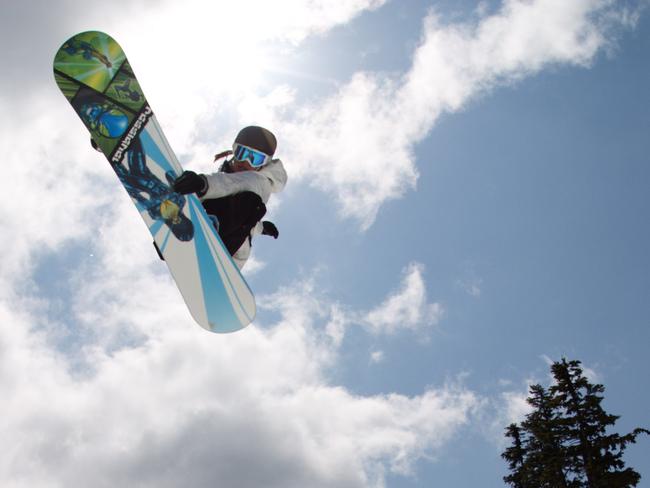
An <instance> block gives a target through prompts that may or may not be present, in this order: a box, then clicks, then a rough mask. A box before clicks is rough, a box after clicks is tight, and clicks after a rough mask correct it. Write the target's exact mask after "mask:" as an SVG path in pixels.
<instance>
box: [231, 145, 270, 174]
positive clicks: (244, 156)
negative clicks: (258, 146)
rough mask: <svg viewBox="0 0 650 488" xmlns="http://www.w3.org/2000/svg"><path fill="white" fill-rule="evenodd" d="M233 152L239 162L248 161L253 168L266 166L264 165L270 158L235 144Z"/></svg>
mask: <svg viewBox="0 0 650 488" xmlns="http://www.w3.org/2000/svg"><path fill="white" fill-rule="evenodd" d="M233 152H234V156H235V159H236V160H237V161H248V162H249V163H250V165H251V166H252V167H253V168H259V167H260V166H264V163H266V161H267V159H268V158H269V156H268V155H266V154H264V153H263V152H261V151H257V150H255V149H251V148H250V147H246V146H242V145H241V144H235V147H234V151H233Z"/></svg>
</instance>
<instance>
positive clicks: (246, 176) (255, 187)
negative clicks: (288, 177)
mask: <svg viewBox="0 0 650 488" xmlns="http://www.w3.org/2000/svg"><path fill="white" fill-rule="evenodd" d="M206 178H207V180H208V190H207V191H206V192H205V195H203V197H202V198H201V199H202V200H207V199H210V198H221V197H225V196H228V195H234V194H235V193H241V192H243V191H252V192H253V193H256V194H258V195H259V196H260V197H261V198H262V200H263V201H264V202H267V201H268V199H269V197H270V196H271V190H272V188H271V181H270V180H269V179H268V178H266V177H265V176H263V175H261V174H259V173H257V172H255V171H243V172H241V173H213V174H211V175H206Z"/></svg>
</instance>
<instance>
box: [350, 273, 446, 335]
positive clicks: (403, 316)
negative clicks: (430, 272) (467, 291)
mask: <svg viewBox="0 0 650 488" xmlns="http://www.w3.org/2000/svg"><path fill="white" fill-rule="evenodd" d="M422 273H423V266H422V265H421V264H418V263H411V264H410V265H409V266H408V267H407V268H406V269H405V270H404V277H403V280H402V285H401V287H400V289H399V290H397V291H396V292H395V293H393V294H391V295H390V296H389V297H387V298H386V300H384V302H383V303H381V304H380V305H379V306H378V307H376V308H374V309H372V310H370V311H369V312H367V313H366V314H364V316H363V317H362V318H361V323H362V324H363V325H364V326H365V327H367V328H368V330H370V331H371V332H373V333H386V334H391V333H395V332H397V331H399V330H401V329H410V330H416V329H420V328H425V327H431V326H433V325H435V324H437V323H438V322H439V321H440V319H441V317H442V315H443V308H442V305H441V304H439V303H428V302H427V292H426V285H425V283H424V278H423V277H422Z"/></svg>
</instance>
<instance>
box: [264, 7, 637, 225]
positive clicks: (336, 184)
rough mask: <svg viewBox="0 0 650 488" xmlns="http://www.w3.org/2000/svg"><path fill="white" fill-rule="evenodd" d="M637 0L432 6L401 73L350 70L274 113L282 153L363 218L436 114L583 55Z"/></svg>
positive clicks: (631, 17)
mask: <svg viewBox="0 0 650 488" xmlns="http://www.w3.org/2000/svg"><path fill="white" fill-rule="evenodd" d="M637 5H638V6H636V7H622V6H620V5H619V4H618V3H616V2H613V1H609V0H576V1H571V2H566V1H561V0H535V1H528V0H527V1H523V0H507V1H505V2H504V3H503V5H502V7H501V9H500V11H498V12H497V13H496V14H494V15H491V16H487V17H484V18H481V19H480V20H479V21H478V22H477V23H475V24H451V25H444V24H443V23H442V21H441V20H440V18H439V17H438V16H437V15H436V13H435V12H434V11H432V12H431V13H430V14H429V15H428V16H427V17H426V18H425V20H424V23H423V32H422V38H421V41H420V43H419V45H418V47H417V49H416V50H415V52H414V53H413V62H412V65H411V67H410V69H409V70H408V71H407V72H406V73H404V74H403V75H402V76H399V77H397V76H386V75H383V74H377V73H368V72H365V73H363V72H358V73H356V74H355V75H354V76H353V77H352V79H351V80H350V81H349V82H348V83H347V84H345V85H344V86H342V87H340V89H339V90H338V92H337V93H336V94H334V95H333V96H331V97H329V98H328V99H326V100H323V101H318V102H316V103H314V104H312V105H311V106H305V107H302V108H301V110H300V111H296V112H292V113H289V114H287V115H284V116H283V115H278V116H277V120H276V121H274V126H276V127H278V128H279V130H278V132H279V133H280V134H281V137H282V138H283V139H284V140H286V141H287V143H286V147H287V158H286V159H287V160H289V161H292V162H293V164H294V166H292V171H293V172H295V173H296V175H297V176H304V177H306V178H308V179H309V181H311V182H312V183H313V184H314V185H315V186H317V187H319V188H321V189H323V191H325V192H327V193H333V194H335V195H337V197H338V201H339V203H340V205H341V209H342V214H343V215H344V216H347V217H353V218H355V219H358V220H359V222H360V223H361V225H362V227H363V228H367V227H368V226H370V225H371V224H372V222H373V221H374V219H375V216H376V214H377V211H378V210H379V208H380V207H381V205H382V204H383V203H384V202H386V201H387V200H390V199H394V198H398V197H400V196H401V195H403V194H404V193H405V192H406V191H407V190H409V189H412V188H414V187H415V184H416V181H417V178H418V171H417V169H416V165H415V156H414V150H415V146H416V144H417V143H418V142H420V141H421V140H422V139H423V138H424V137H425V136H426V134H427V133H428V132H429V131H430V130H431V128H432V127H433V125H434V124H435V122H436V120H437V119H438V117H439V115H440V114H442V113H443V112H454V111H457V110H460V109H462V108H463V107H464V106H465V105H466V104H467V103H468V102H469V101H471V100H472V99H474V98H476V97H477V96H479V95H481V94H484V93H485V92H487V91H489V90H490V89H493V88H495V87H497V86H500V85H508V84H511V83H512V82H514V81H517V80H520V79H522V78H524V77H526V76H530V75H532V74H534V73H537V72H538V71H540V70H541V69H543V68H544V67H547V66H549V65H562V64H567V65H578V66H587V65H589V63H591V62H593V60H594V58H595V56H596V55H597V53H598V52H599V51H601V50H602V49H603V48H609V47H610V46H611V45H612V43H613V42H614V41H615V39H616V34H617V30H616V29H617V28H620V27H629V26H633V25H634V23H635V22H636V19H637V18H638V13H639V11H640V9H641V8H643V7H644V4H637ZM432 158H433V159H432ZM420 164H435V156H432V157H431V158H427V159H426V160H422V161H420Z"/></svg>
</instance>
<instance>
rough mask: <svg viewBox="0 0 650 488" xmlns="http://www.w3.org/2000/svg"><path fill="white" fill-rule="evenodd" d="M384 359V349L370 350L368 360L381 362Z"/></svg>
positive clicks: (374, 362) (375, 362)
mask: <svg viewBox="0 0 650 488" xmlns="http://www.w3.org/2000/svg"><path fill="white" fill-rule="evenodd" d="M384 359H386V354H385V353H384V351H379V350H377V351H372V352H371V353H370V362H371V363H373V364H377V363H381V362H383V361H384Z"/></svg>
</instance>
